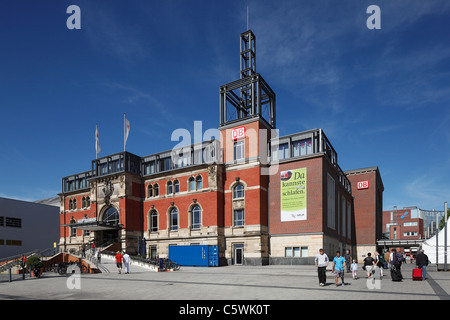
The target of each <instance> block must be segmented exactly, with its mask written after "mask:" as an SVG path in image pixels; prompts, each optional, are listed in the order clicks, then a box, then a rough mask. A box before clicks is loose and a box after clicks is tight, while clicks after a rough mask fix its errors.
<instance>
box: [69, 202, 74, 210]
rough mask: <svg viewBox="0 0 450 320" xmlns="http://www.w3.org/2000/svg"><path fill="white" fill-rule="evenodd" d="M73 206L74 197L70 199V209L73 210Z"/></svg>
mask: <svg viewBox="0 0 450 320" xmlns="http://www.w3.org/2000/svg"><path fill="white" fill-rule="evenodd" d="M72 208H73V201H72V199H69V210H72Z"/></svg>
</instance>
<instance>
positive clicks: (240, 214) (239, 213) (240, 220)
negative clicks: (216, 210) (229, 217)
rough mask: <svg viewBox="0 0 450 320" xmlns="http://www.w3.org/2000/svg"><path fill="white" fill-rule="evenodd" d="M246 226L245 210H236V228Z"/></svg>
mask: <svg viewBox="0 0 450 320" xmlns="http://www.w3.org/2000/svg"><path fill="white" fill-rule="evenodd" d="M244 224H245V213H244V209H238V210H234V226H235V227H239V226H243V225H244Z"/></svg>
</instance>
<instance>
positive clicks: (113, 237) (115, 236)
mask: <svg viewBox="0 0 450 320" xmlns="http://www.w3.org/2000/svg"><path fill="white" fill-rule="evenodd" d="M101 217H102V218H101V225H102V226H103V227H104V228H103V229H102V230H101V231H100V235H99V241H100V245H101V246H106V245H109V244H112V243H114V242H118V241H119V229H120V226H119V211H117V209H116V207H114V206H110V207H108V208H107V209H106V210H105V211H104V212H103V214H102V216H101Z"/></svg>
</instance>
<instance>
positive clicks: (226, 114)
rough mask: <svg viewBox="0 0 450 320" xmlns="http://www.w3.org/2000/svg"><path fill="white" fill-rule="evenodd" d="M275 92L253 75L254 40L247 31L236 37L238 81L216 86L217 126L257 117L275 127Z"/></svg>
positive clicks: (254, 71)
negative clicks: (238, 55) (238, 58)
mask: <svg viewBox="0 0 450 320" xmlns="http://www.w3.org/2000/svg"><path fill="white" fill-rule="evenodd" d="M275 110H276V104H275V93H274V92H273V91H272V89H271V88H270V87H269V85H268V84H267V82H266V81H264V79H263V77H262V76H261V75H260V74H259V73H256V37H255V35H254V34H253V32H252V31H251V30H247V31H245V32H243V33H241V35H240V79H239V80H236V81H233V82H230V83H228V84H225V85H223V86H221V87H220V126H221V127H223V126H226V125H228V124H235V123H236V122H239V121H242V120H244V119H254V118H259V119H262V120H263V121H264V122H266V123H267V124H268V125H269V127H271V128H273V129H274V128H275V127H276V112H275Z"/></svg>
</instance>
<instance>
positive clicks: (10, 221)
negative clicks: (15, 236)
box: [5, 217, 22, 228]
mask: <svg viewBox="0 0 450 320" xmlns="http://www.w3.org/2000/svg"><path fill="white" fill-rule="evenodd" d="M5 227H11V228H22V219H19V218H10V217H6V218H5Z"/></svg>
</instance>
